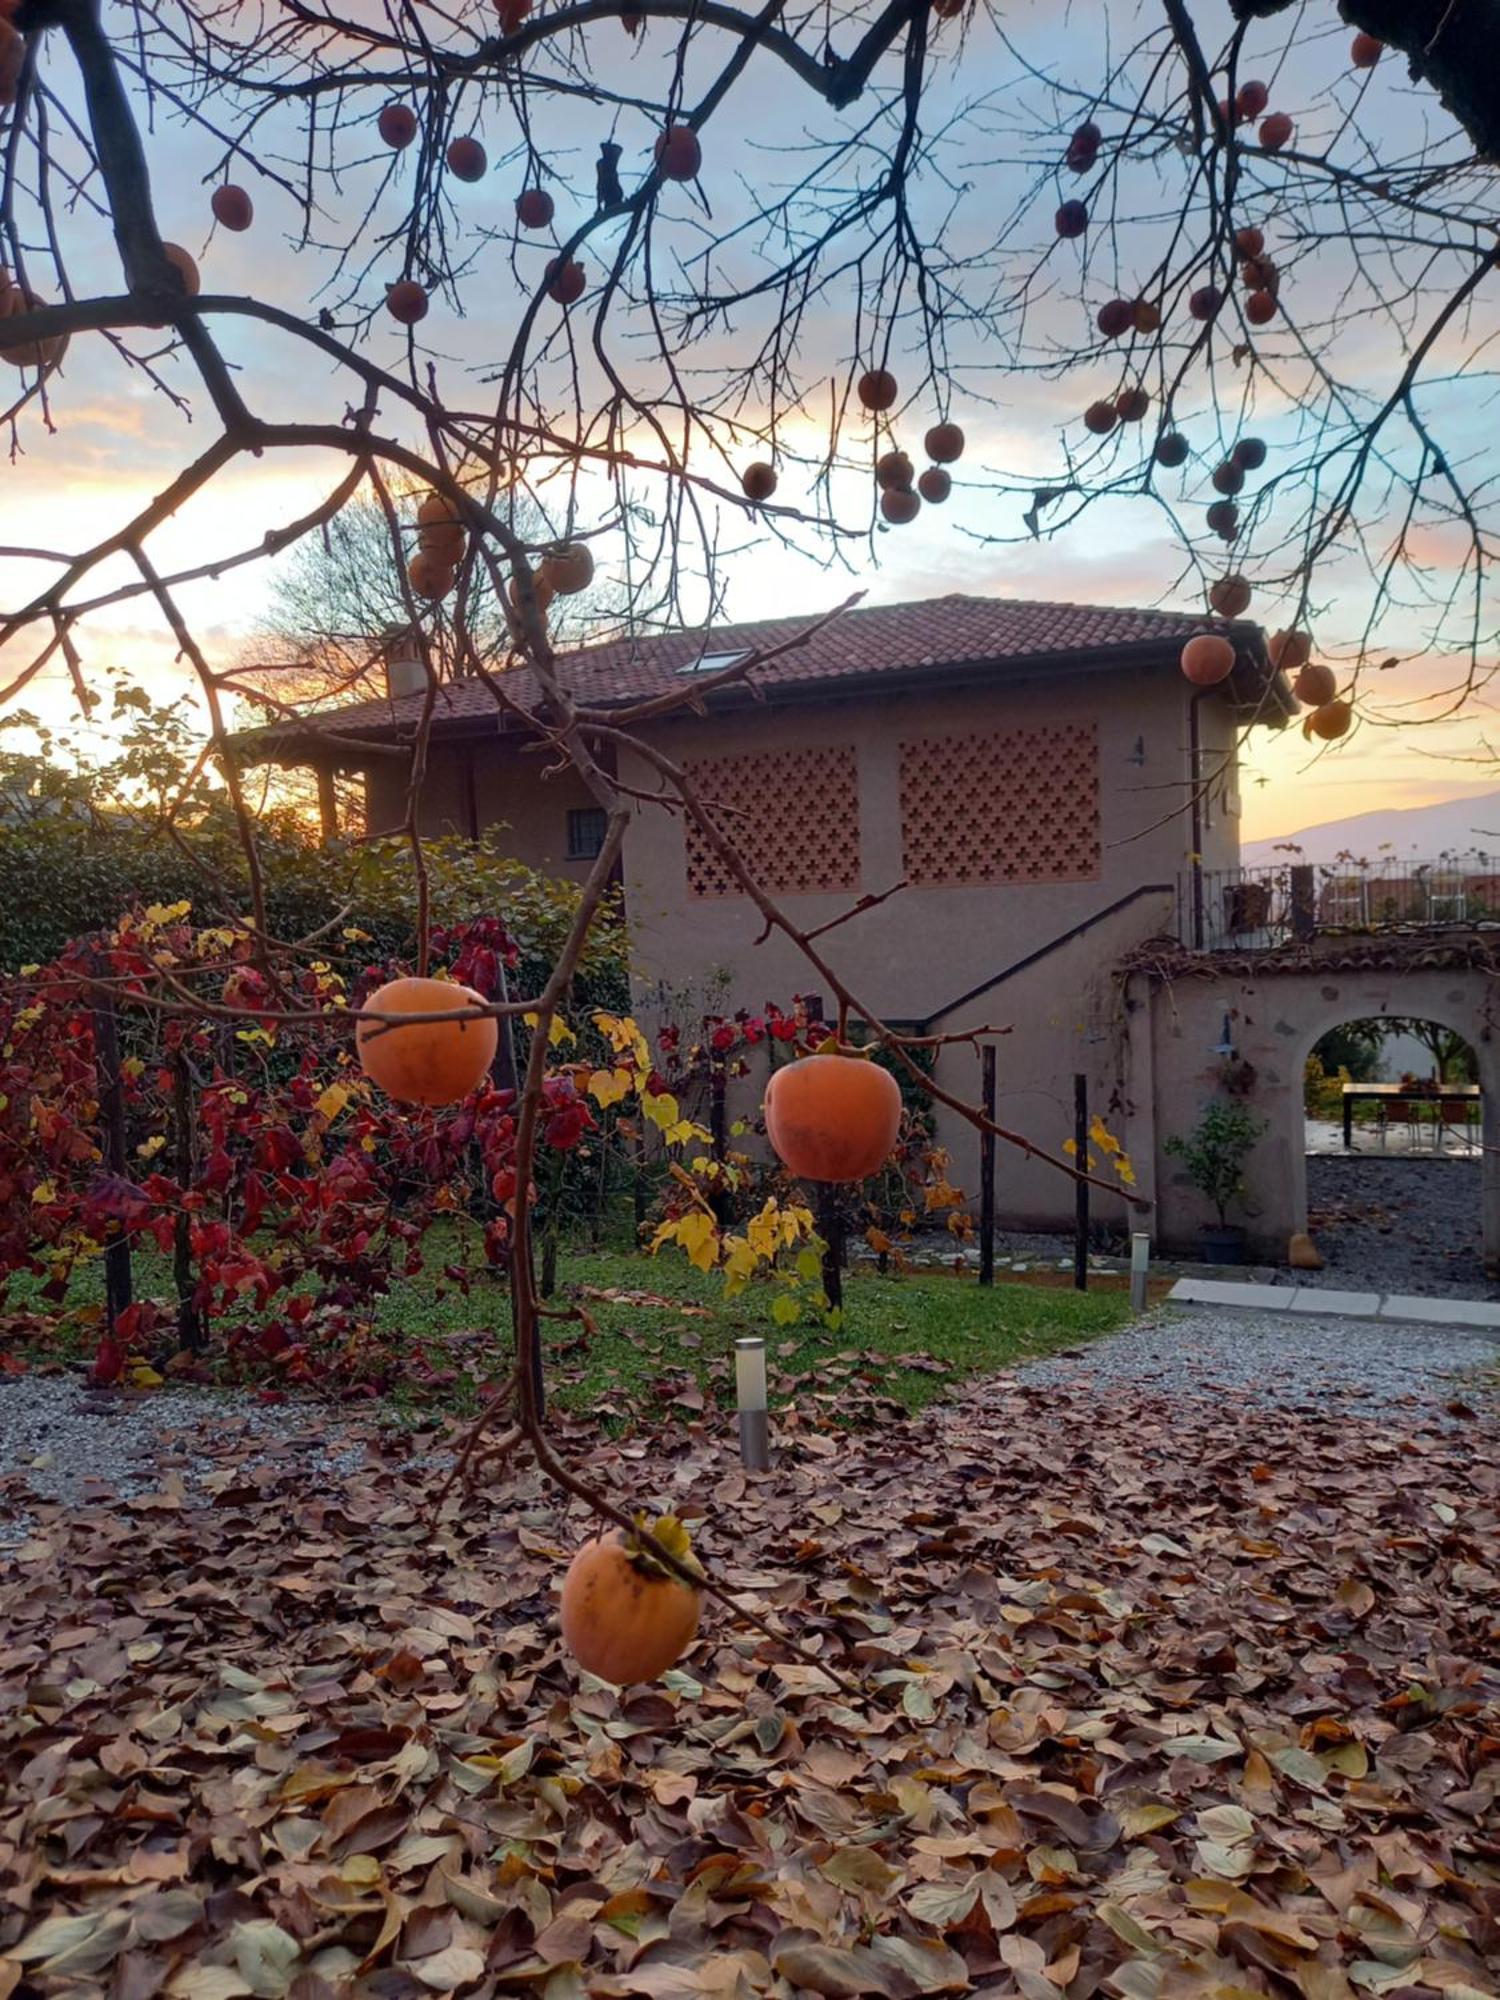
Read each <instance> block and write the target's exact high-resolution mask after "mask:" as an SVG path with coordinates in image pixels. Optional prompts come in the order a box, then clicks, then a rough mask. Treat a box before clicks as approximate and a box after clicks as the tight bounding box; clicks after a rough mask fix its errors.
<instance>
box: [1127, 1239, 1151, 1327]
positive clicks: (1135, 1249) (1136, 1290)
mask: <svg viewBox="0 0 1500 2000" xmlns="http://www.w3.org/2000/svg"><path fill="white" fill-rule="evenodd" d="M1150 1275H1151V1238H1150V1237H1149V1236H1148V1235H1147V1234H1146V1232H1145V1231H1144V1230H1143V1229H1137V1230H1135V1231H1134V1232H1133V1234H1132V1235H1131V1238H1130V1310H1131V1311H1132V1312H1137V1313H1141V1312H1144V1311H1145V1310H1146V1297H1147V1293H1146V1283H1147V1280H1148V1279H1149V1277H1150Z"/></svg>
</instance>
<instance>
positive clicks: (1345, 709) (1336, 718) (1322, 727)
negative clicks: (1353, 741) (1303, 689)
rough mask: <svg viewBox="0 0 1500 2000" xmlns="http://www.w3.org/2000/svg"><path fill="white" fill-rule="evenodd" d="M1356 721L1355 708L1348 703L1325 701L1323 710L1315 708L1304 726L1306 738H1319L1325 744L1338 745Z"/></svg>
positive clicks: (1303, 732)
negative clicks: (1351, 724) (1340, 738)
mask: <svg viewBox="0 0 1500 2000" xmlns="http://www.w3.org/2000/svg"><path fill="white" fill-rule="evenodd" d="M1353 720H1354V709H1353V706H1352V705H1351V704H1350V703H1349V702H1347V701H1325V702H1324V704H1323V706H1322V707H1321V708H1315V709H1314V710H1313V712H1312V714H1311V715H1310V716H1308V718H1307V720H1306V721H1305V722H1304V723H1303V725H1302V734H1303V735H1304V736H1317V737H1319V738H1321V740H1322V741H1323V742H1324V743H1336V742H1337V741H1338V739H1339V737H1341V736H1345V735H1347V734H1348V730H1349V725H1350V723H1351V722H1352V721H1353Z"/></svg>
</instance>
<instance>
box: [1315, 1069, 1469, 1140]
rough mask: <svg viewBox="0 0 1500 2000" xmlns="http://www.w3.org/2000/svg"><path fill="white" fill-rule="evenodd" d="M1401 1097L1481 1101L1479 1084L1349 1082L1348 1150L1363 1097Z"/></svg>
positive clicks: (1418, 1101)
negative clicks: (1358, 1107) (1357, 1110)
mask: <svg viewBox="0 0 1500 2000" xmlns="http://www.w3.org/2000/svg"><path fill="white" fill-rule="evenodd" d="M1391 1098H1400V1099H1402V1100H1403V1102H1405V1103H1407V1104H1453V1103H1469V1104H1475V1103H1477V1102H1478V1101H1479V1085H1478V1084H1477V1083H1429V1084H1422V1085H1420V1086H1419V1085H1416V1084H1410V1083H1346V1084H1345V1085H1344V1150H1345V1151H1346V1152H1350V1151H1352V1150H1353V1147H1354V1131H1353V1122H1354V1107H1355V1104H1356V1103H1358V1102H1360V1101H1361V1100H1362V1101H1363V1102H1364V1103H1366V1104H1378V1103H1380V1101H1381V1100H1382V1099H1385V1100H1387V1101H1389V1100H1390V1099H1391Z"/></svg>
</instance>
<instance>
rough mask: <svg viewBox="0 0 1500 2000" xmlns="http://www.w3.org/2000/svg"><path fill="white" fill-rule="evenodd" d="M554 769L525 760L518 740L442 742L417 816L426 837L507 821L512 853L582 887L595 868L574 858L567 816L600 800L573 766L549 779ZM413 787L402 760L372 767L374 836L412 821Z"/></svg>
mask: <svg viewBox="0 0 1500 2000" xmlns="http://www.w3.org/2000/svg"><path fill="white" fill-rule="evenodd" d="M552 761H553V762H555V759H554V760H552ZM547 765H548V760H547V759H546V758H544V757H543V756H541V755H539V754H536V753H533V754H531V755H529V756H528V755H526V754H524V753H523V752H522V751H521V750H520V748H519V746H518V745H517V744H516V743H515V742H514V740H513V739H510V740H507V739H497V740H496V741H495V742H494V743H485V742H483V741H480V742H471V743H463V744H452V743H449V744H444V743H438V744H435V745H434V746H433V748H432V750H431V753H430V755H429V757H428V761H427V781H426V783H425V784H424V786H423V788H422V800H421V807H420V812H419V815H418V817H419V824H420V827H421V831H422V833H423V834H424V835H426V836H429V837H433V838H436V837H437V836H438V835H440V834H459V835H469V834H472V833H474V832H476V831H477V832H483V831H484V829H485V828H486V827H490V826H494V825H496V824H497V823H503V824H504V826H505V827H506V829H507V839H506V843H505V844H506V847H507V849H508V851H509V852H510V853H512V854H514V855H515V857H516V859H517V860H518V861H524V862H525V863H526V865H527V866H528V867H529V868H535V869H538V870H539V871H540V872H541V873H542V874H544V875H560V876H564V877H568V878H571V879H572V880H574V881H582V879H583V878H584V876H585V875H587V873H588V871H589V863H588V861H587V860H578V861H571V860H569V858H568V813H569V810H570V809H572V808H575V807H588V806H591V805H593V803H594V800H593V798H592V797H591V795H590V793H589V791H588V788H587V787H586V786H585V784H584V782H583V780H582V779H581V778H580V777H579V775H578V773H577V772H576V771H575V770H574V769H573V767H572V766H571V765H566V766H564V767H563V768H562V769H560V770H556V771H553V772H552V773H551V774H550V775H548V774H547ZM408 782H409V773H408V771H407V768H406V766H405V764H404V763H401V762H398V761H397V760H396V759H395V758H382V759H381V760H380V761H379V762H378V763H377V764H375V765H374V766H373V767H372V769H371V771H370V773H369V776H368V778H367V780H366V784H365V811H366V815H367V823H368V825H369V828H370V831H371V832H372V833H382V832H385V831H387V830H388V829H390V828H391V827H394V826H399V825H400V824H401V823H402V821H403V820H404V819H405V817H406V803H407V787H408Z"/></svg>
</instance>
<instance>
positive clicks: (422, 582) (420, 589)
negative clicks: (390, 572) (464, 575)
mask: <svg viewBox="0 0 1500 2000" xmlns="http://www.w3.org/2000/svg"><path fill="white" fill-rule="evenodd" d="M457 577H458V571H457V567H456V565H455V564H453V563H451V562H448V561H447V560H446V559H445V558H444V557H442V556H440V555H436V554H434V553H433V551H432V550H430V549H418V550H417V553H416V554H415V555H414V556H413V557H412V559H411V561H410V562H409V563H408V564H407V565H406V579H407V582H408V583H409V584H410V585H411V587H412V590H413V591H414V593H415V594H416V595H417V596H418V597H426V598H430V599H432V600H434V601H435V600H436V599H437V598H439V597H446V596H447V595H448V592H449V591H450V590H451V589H452V588H453V586H454V583H455V582H456V581H457Z"/></svg>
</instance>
